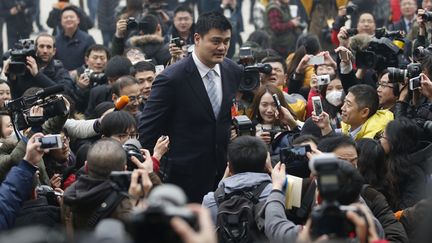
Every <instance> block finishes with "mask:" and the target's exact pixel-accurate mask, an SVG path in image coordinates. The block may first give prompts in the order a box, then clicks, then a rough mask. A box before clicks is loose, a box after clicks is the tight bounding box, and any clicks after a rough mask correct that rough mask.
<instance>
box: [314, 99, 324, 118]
mask: <svg viewBox="0 0 432 243" xmlns="http://www.w3.org/2000/svg"><path fill="white" fill-rule="evenodd" d="M312 105H313V109H314V111H315V115H316V116H319V115H321V113H322V112H323V107H322V102H321V97H319V96H313V97H312Z"/></svg>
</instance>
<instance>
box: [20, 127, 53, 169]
mask: <svg viewBox="0 0 432 243" xmlns="http://www.w3.org/2000/svg"><path fill="white" fill-rule="evenodd" d="M43 136H44V135H43V134H42V133H36V134H34V135H33V136H32V137H31V138H30V139H29V140H28V142H27V148H26V154H25V155H24V160H26V161H28V162H29V163H31V164H32V165H34V166H36V165H37V164H38V163H39V161H40V160H41V159H42V156H43V155H44V153H45V152H46V153H48V150H47V149H45V150H43V149H41V148H40V146H41V143H40V142H39V140H38V139H39V138H41V137H43Z"/></svg>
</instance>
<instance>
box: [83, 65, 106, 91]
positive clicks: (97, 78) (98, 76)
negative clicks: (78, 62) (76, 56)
mask: <svg viewBox="0 0 432 243" xmlns="http://www.w3.org/2000/svg"><path fill="white" fill-rule="evenodd" d="M84 75H85V76H86V77H87V78H88V79H89V80H90V86H91V87H94V86H96V85H99V84H105V83H107V82H108V78H107V76H106V75H105V73H96V72H95V71H93V70H91V69H90V68H86V69H85V70H84Z"/></svg>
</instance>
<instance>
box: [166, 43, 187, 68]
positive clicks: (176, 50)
mask: <svg viewBox="0 0 432 243" xmlns="http://www.w3.org/2000/svg"><path fill="white" fill-rule="evenodd" d="M169 52H170V54H171V64H173V63H175V62H177V61H179V60H181V59H182V58H184V57H185V56H186V55H185V54H184V51H183V49H182V48H181V47H177V46H176V44H175V43H170V44H169Z"/></svg>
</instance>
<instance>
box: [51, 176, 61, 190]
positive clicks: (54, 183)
mask: <svg viewBox="0 0 432 243" xmlns="http://www.w3.org/2000/svg"><path fill="white" fill-rule="evenodd" d="M50 184H51V187H52V188H54V189H55V188H60V186H61V176H60V174H54V175H53V176H52V177H51V179H50Z"/></svg>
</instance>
